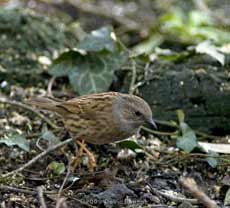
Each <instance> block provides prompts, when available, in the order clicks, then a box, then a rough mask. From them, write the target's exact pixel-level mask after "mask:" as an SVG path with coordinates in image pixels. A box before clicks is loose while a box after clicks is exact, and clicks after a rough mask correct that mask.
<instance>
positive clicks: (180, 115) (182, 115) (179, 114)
mask: <svg viewBox="0 0 230 208" xmlns="http://www.w3.org/2000/svg"><path fill="white" fill-rule="evenodd" d="M176 112H177V117H178V121H179V123H183V122H184V118H185V115H184V112H183V111H182V110H177V111H176Z"/></svg>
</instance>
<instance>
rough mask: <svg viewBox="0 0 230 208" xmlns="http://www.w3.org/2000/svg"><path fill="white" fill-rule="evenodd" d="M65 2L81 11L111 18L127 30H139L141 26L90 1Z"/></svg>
mask: <svg viewBox="0 0 230 208" xmlns="http://www.w3.org/2000/svg"><path fill="white" fill-rule="evenodd" d="M67 2H68V3H69V4H71V5H73V6H74V7H76V8H77V9H79V10H81V11H83V12H86V13H91V14H94V15H98V16H103V17H107V18H109V19H112V20H114V21H116V22H117V23H119V24H121V25H123V26H125V27H126V28H127V29H129V30H140V29H141V28H142V25H141V24H140V23H138V22H135V21H134V20H131V19H129V18H127V17H125V16H121V15H119V14H116V13H115V12H113V11H112V10H111V9H107V10H106V9H103V8H101V7H99V6H97V5H93V4H92V3H86V2H85V1H81V0H67Z"/></svg>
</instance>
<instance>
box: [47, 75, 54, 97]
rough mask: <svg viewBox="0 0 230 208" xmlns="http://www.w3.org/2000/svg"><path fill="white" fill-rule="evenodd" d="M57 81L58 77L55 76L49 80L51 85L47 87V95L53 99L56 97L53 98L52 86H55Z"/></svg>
mask: <svg viewBox="0 0 230 208" xmlns="http://www.w3.org/2000/svg"><path fill="white" fill-rule="evenodd" d="M55 79H56V77H55V76H53V77H52V78H51V79H50V80H49V84H48V87H47V95H48V96H49V97H52V98H53V97H54V96H53V92H52V86H53V83H54V81H55Z"/></svg>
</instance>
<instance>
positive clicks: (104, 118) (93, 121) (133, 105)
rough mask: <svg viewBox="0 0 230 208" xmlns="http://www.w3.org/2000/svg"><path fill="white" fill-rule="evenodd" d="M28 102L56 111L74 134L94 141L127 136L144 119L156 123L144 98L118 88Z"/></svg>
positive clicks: (130, 134)
mask: <svg viewBox="0 0 230 208" xmlns="http://www.w3.org/2000/svg"><path fill="white" fill-rule="evenodd" d="M29 103H30V104H32V105H36V106H38V107H40V108H42V109H45V110H49V111H53V112H56V113H58V114H59V115H60V116H61V117H62V119H63V123H64V125H65V128H66V129H67V130H68V131H69V133H70V134H71V136H72V137H73V138H76V139H79V140H85V141H86V142H88V143H93V144H106V143H110V142H115V141H119V140H122V139H126V138H127V137H130V136H132V135H134V134H135V133H137V131H138V130H139V128H140V127H141V125H143V124H144V123H146V122H147V123H150V124H152V125H155V124H154V122H153V120H152V111H151V109H150V107H149V105H148V104H147V103H146V102H145V101H144V100H143V99H141V98H140V97H137V96H134V95H127V94H122V93H118V92H106V93H98V94H91V95H85V96H80V97H77V98H74V99H71V100H68V101H63V102H56V101H53V100H51V99H48V98H42V97H40V98H35V99H33V100H31V101H29Z"/></svg>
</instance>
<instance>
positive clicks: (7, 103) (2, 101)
mask: <svg viewBox="0 0 230 208" xmlns="http://www.w3.org/2000/svg"><path fill="white" fill-rule="evenodd" d="M0 103H3V104H6V105H13V106H16V107H20V108H23V109H26V110H29V111H31V112H33V113H34V114H36V115H37V116H38V117H40V118H41V119H43V120H44V121H45V122H46V123H48V124H49V125H50V126H51V127H52V128H54V129H57V128H59V127H58V126H56V125H55V124H53V123H52V122H51V121H50V120H49V119H48V118H46V117H45V116H43V115H42V114H41V113H39V112H38V111H37V110H35V109H33V108H32V107H30V106H28V105H26V104H24V103H21V102H18V101H11V100H9V99H7V98H6V97H3V96H0Z"/></svg>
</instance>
